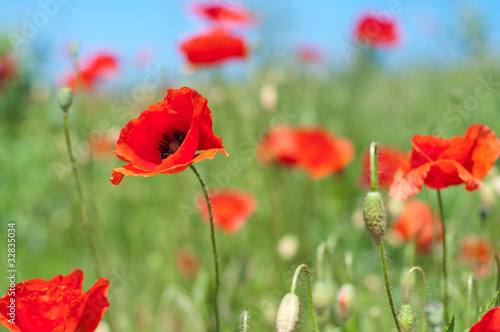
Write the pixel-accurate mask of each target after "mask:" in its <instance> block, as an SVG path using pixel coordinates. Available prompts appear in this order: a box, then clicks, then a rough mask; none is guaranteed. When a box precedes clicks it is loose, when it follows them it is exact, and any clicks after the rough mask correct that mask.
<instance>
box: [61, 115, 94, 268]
mask: <svg viewBox="0 0 500 332" xmlns="http://www.w3.org/2000/svg"><path fill="white" fill-rule="evenodd" d="M63 118H64V135H65V136H66V147H67V149H68V156H69V160H70V162H71V169H72V170H73V176H74V177H75V181H76V190H77V192H78V198H79V200H80V207H81V211H82V223H83V228H84V230H85V234H86V235H87V240H88V242H89V246H90V251H91V253H92V257H93V258H94V265H95V270H96V273H97V275H98V276H99V277H101V276H102V270H101V263H100V260H99V255H98V254H97V249H96V245H95V242H94V237H93V236H92V229H91V227H90V223H89V219H88V213H87V205H86V203H85V197H84V196H83V190H82V185H81V183H80V177H79V175H78V169H77V168H76V162H75V158H74V156H73V151H72V149H71V139H70V136H69V125H68V111H67V110H63Z"/></svg>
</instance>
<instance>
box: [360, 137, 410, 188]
mask: <svg viewBox="0 0 500 332" xmlns="http://www.w3.org/2000/svg"><path fill="white" fill-rule="evenodd" d="M378 151H379V152H378V157H379V158H378V180H379V185H380V188H382V189H385V188H389V186H390V185H391V184H392V182H394V180H396V179H397V178H399V177H400V176H402V175H403V174H405V173H406V172H407V171H408V170H409V169H410V162H409V161H408V157H407V156H408V154H407V153H404V152H402V151H401V150H399V149H397V148H394V147H391V146H381V147H380V148H379V150H378ZM361 169H362V170H361V172H362V175H361V185H362V186H363V188H366V189H369V188H370V171H371V168H370V152H369V151H368V150H366V151H364V152H363V154H362V155H361Z"/></svg>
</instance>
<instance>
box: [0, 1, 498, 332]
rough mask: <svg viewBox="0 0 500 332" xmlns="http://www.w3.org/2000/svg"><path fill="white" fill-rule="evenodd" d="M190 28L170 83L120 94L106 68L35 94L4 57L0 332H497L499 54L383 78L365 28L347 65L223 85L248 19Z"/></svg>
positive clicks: (320, 58)
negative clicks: (180, 68) (181, 64)
mask: <svg viewBox="0 0 500 332" xmlns="http://www.w3.org/2000/svg"><path fill="white" fill-rule="evenodd" d="M192 15H193V16H194V17H198V18H199V19H204V20H207V21H208V22H209V25H210V26H209V28H207V30H205V31H202V32H198V33H194V34H193V35H192V36H191V37H190V38H186V39H184V40H180V41H179V50H176V51H178V52H180V53H181V54H182V56H183V59H184V60H185V62H186V72H185V73H184V74H183V75H182V76H181V77H176V78H172V77H170V76H167V75H165V73H164V72H163V71H162V69H161V68H156V69H154V70H151V68H152V67H151V66H144V67H143V76H142V78H141V79H139V80H137V81H136V82H135V83H134V84H133V85H132V86H130V87H127V88H123V86H120V87H118V86H119V85H118V84H117V80H118V78H117V77H118V72H124V71H126V70H127V68H124V67H123V63H122V62H121V61H120V55H119V54H115V53H113V52H111V51H109V50H103V51H102V52H99V53H96V54H85V53H84V52H83V51H82V50H81V49H79V45H78V44H76V43H72V44H71V45H68V49H69V52H68V56H71V59H72V61H73V64H74V67H73V68H68V72H67V73H66V74H65V75H63V77H61V78H60V80H59V81H58V82H57V83H54V88H48V87H44V86H41V85H40V84H39V83H37V80H36V79H35V78H36V74H35V73H33V72H31V71H30V70H28V69H26V68H30V67H29V66H28V65H27V64H25V62H24V61H25V60H23V59H21V58H18V57H16V53H15V52H13V51H12V47H13V45H10V46H9V44H8V43H5V44H1V45H2V46H1V47H0V111H1V112H2V113H1V114H2V123H1V125H0V139H1V141H2V149H1V150H2V153H1V154H0V158H1V159H0V160H1V164H2V166H3V171H2V172H1V173H0V183H1V186H0V193H1V196H0V201H1V205H0V206H1V211H2V225H1V229H0V234H1V239H2V240H1V242H0V243H1V246H0V247H1V254H0V257H1V258H0V259H1V262H2V263H1V264H0V268H1V269H2V272H1V273H2V274H1V275H2V278H1V280H0V288H1V290H2V292H4V293H2V294H5V295H4V296H3V297H2V298H1V299H0V324H1V325H3V327H0V330H2V331H3V330H5V331H6V330H9V331H23V332H32V331H37V332H39V331H42V332H43V331H100V332H104V331H112V332H117V331H179V332H183V331H246V332H249V331H259V332H260V331H280V332H286V331H288V332H291V331H326V332H333V331H336V332H340V331H345V332H355V331H364V332H370V331H374V332H375V331H394V330H397V331H399V332H409V331H425V330H426V329H427V330H428V331H472V332H498V331H500V271H499V270H500V255H499V251H498V246H499V245H500V227H499V220H500V206H499V204H498V200H499V197H500V170H499V169H498V163H497V159H498V157H499V156H500V141H499V139H498V135H499V134H500V121H498V114H499V113H498V112H499V110H500V68H499V66H498V60H497V58H496V57H495V56H491V55H485V54H484V53H481V52H480V51H477V52H476V53H473V54H472V55H471V56H470V57H466V58H464V59H463V60H461V61H460V62H457V63H454V64H450V65H447V66H432V65H417V64H416V65H414V66H411V67H406V68H404V69H398V70H395V69H393V68H389V67H388V66H386V65H385V63H384V59H385V57H386V56H387V55H388V54H389V53H390V52H391V49H392V48H393V47H396V45H397V44H398V40H399V39H400V34H401V33H402V32H401V31H400V29H399V28H398V22H397V21H396V20H393V19H387V18H386V17H383V16H377V15H374V14H366V15H361V16H360V18H359V20H358V21H357V22H353V31H354V32H353V37H352V42H351V44H349V45H350V46H349V47H350V48H349V50H350V51H349V57H350V58H349V59H350V61H349V65H348V66H345V67H343V68H340V69H339V68H331V67H330V66H329V65H328V62H327V59H325V54H323V53H322V52H321V51H320V50H319V49H316V48H314V47H312V46H308V47H301V48H298V49H297V50H296V52H295V53H294V54H293V55H288V56H285V55H281V56H282V59H279V58H274V57H269V58H266V57H264V56H262V54H260V57H261V59H260V61H259V63H258V65H255V64H252V67H251V68H250V65H248V67H249V68H248V70H247V71H245V74H244V75H242V76H238V77H235V76H234V75H232V72H231V71H226V70H225V66H226V64H227V63H229V62H240V63H242V65H243V66H245V63H246V62H248V61H250V58H251V57H256V56H257V55H256V54H258V52H257V51H255V50H253V49H252V48H251V45H250V43H249V42H248V41H247V40H246V37H245V34H244V33H243V34H241V30H238V29H256V28H257V27H256V26H257V25H258V24H257V23H256V22H257V19H256V16H255V15H256V14H254V13H252V12H250V11H249V10H248V9H245V8H244V7H242V6H241V5H237V4H236V3H229V2H222V3H207V2H205V3H200V4H198V5H195V6H193V8H192ZM235 27H237V29H236V28H235ZM235 29H236V30H235ZM235 31H238V33H236V32H235ZM10 42H11V43H12V40H10ZM470 42H471V43H472V42H473V41H470ZM146 60H147V59H146ZM146 60H145V61H146ZM113 84H116V87H113ZM103 86H106V88H105V89H103V88H102V87H103ZM208 203H210V204H208ZM4 276H5V277H4ZM4 327H5V328H4Z"/></svg>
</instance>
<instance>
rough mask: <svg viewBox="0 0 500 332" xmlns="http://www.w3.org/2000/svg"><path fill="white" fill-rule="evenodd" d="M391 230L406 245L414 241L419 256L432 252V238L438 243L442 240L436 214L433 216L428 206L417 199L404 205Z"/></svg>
mask: <svg viewBox="0 0 500 332" xmlns="http://www.w3.org/2000/svg"><path fill="white" fill-rule="evenodd" d="M433 221H434V226H433V225H432V222H433ZM391 229H392V230H393V233H395V234H397V236H398V237H399V238H401V240H403V241H404V242H406V243H408V242H410V241H413V240H415V242H416V246H417V251H418V252H419V253H421V254H428V253H430V252H431V251H432V244H433V239H434V238H435V240H436V241H438V242H441V241H442V238H443V237H442V236H443V234H442V228H441V223H440V222H439V217H438V215H437V213H434V216H433V214H432V210H431V207H430V206H429V204H427V203H426V202H423V201H421V200H418V199H412V200H409V201H408V202H406V203H405V205H404V208H403V212H402V213H401V215H400V216H399V218H398V220H397V221H396V222H395V223H394V225H392V227H391ZM434 234H435V235H434Z"/></svg>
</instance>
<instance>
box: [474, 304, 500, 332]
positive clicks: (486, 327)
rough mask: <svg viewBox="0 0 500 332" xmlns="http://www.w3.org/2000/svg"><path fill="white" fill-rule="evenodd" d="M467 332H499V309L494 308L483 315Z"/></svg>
mask: <svg viewBox="0 0 500 332" xmlns="http://www.w3.org/2000/svg"><path fill="white" fill-rule="evenodd" d="M469 332H500V307H495V308H493V309H491V310H490V311H488V312H487V313H485V314H484V316H483V318H481V320H480V321H479V322H477V323H476V324H474V325H473V326H472V327H471V328H470V330H469Z"/></svg>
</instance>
